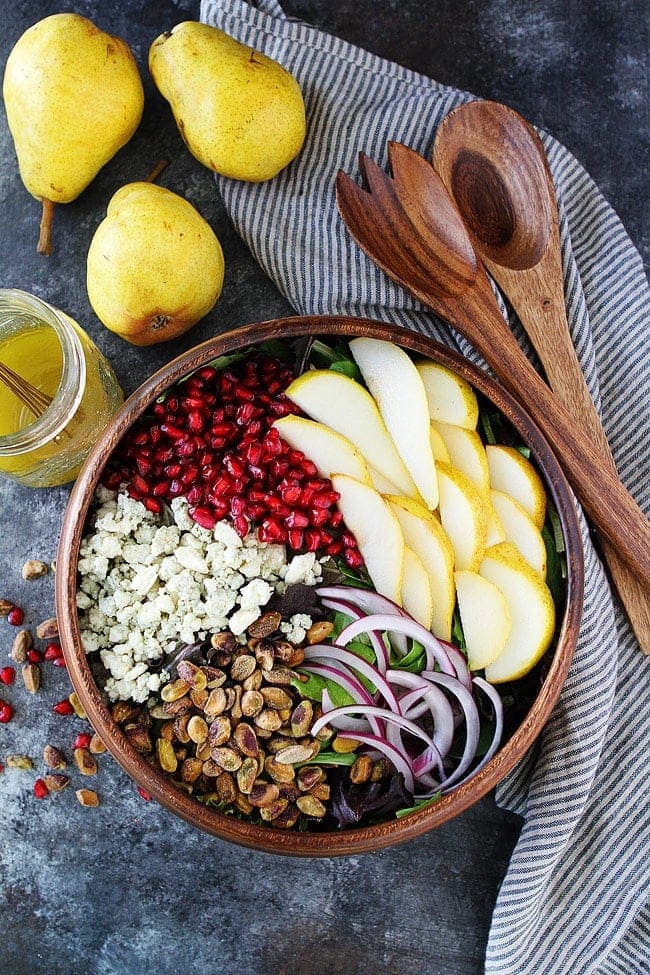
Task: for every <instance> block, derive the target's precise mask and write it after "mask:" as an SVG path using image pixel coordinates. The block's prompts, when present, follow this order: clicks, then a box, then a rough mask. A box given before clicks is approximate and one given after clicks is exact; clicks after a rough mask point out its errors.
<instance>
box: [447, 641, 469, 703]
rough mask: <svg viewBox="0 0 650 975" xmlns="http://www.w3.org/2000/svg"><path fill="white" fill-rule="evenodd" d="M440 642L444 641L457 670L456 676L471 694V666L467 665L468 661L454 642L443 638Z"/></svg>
mask: <svg viewBox="0 0 650 975" xmlns="http://www.w3.org/2000/svg"><path fill="white" fill-rule="evenodd" d="M440 642H441V643H442V645H443V647H444V648H445V650H446V651H447V654H448V656H449V659H450V660H451V662H452V664H453V667H454V670H455V671H456V676H457V677H458V680H459V681H460V682H461V683H462V685H463V686H464V687H466V688H467V690H468V691H469V692H470V694H471V693H472V675H471V673H470V671H469V667H468V666H467V661H466V660H465V657H464V656H463V654H462V653H461V652H460V650H459V649H458V647H455V646H454V645H453V643H447V641H446V640H441V641H440Z"/></svg>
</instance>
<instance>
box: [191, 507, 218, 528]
mask: <svg viewBox="0 0 650 975" xmlns="http://www.w3.org/2000/svg"><path fill="white" fill-rule="evenodd" d="M190 517H192V518H193V519H194V521H195V522H196V523H197V525H200V526H201V528H207V529H208V530H209V531H211V530H212V529H213V528H214V526H215V525H216V523H217V519H216V518H215V516H214V515H213V513H212V512H211V511H210V509H209V508H190Z"/></svg>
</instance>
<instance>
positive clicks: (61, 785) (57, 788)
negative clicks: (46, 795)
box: [45, 772, 70, 792]
mask: <svg viewBox="0 0 650 975" xmlns="http://www.w3.org/2000/svg"><path fill="white" fill-rule="evenodd" d="M45 785H46V786H47V787H48V789H49V790H50V792H63V790H64V789H65V788H66V787H67V786H68V785H70V776H69V775H61V774H60V773H59V772H52V773H50V774H49V775H46V776H45Z"/></svg>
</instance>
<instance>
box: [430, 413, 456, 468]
mask: <svg viewBox="0 0 650 975" xmlns="http://www.w3.org/2000/svg"><path fill="white" fill-rule="evenodd" d="M429 438H430V440H431V451H432V453H433V459H434V460H441V461H442V462H443V464H451V457H450V456H449V451H448V450H447V447H446V446H445V441H444V440H443V439H442V437H441V436H440V434H439V433H438V431H437V430H436V425H435V423H434V422H433V420H432V421H431V427H430V429H429Z"/></svg>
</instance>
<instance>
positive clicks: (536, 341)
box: [484, 246, 650, 654]
mask: <svg viewBox="0 0 650 975" xmlns="http://www.w3.org/2000/svg"><path fill="white" fill-rule="evenodd" d="M558 255H559V251H558V249H557V248H554V247H552V246H549V248H548V250H547V252H546V254H545V256H544V257H543V258H542V260H541V261H540V263H539V264H537V265H536V266H535V267H533V268H530V269H526V270H521V271H514V270H511V269H510V268H505V267H503V266H502V265H498V264H494V263H493V262H492V261H490V260H489V259H487V258H484V263H485V265H486V267H487V268H488V270H489V271H490V274H491V275H492V277H493V278H494V279H495V281H496V282H497V283H498V284H499V286H500V287H501V289H502V291H503V292H504V293H505V295H506V296H507V297H508V299H509V301H510V303H511V305H512V306H513V308H514V310H515V311H516V313H517V315H518V316H519V319H520V320H521V322H522V324H523V326H524V328H525V329H526V332H527V334H528V336H529V338H530V340H531V342H532V343H533V346H534V348H535V350H536V352H537V354H538V356H539V358H540V361H541V363H542V365H543V366H544V370H545V372H546V377H547V379H548V382H549V385H550V386H551V389H552V390H553V392H554V393H555V395H556V397H557V399H558V400H559V401H560V403H561V404H562V405H563V406H564V407H565V409H566V410H567V412H568V413H570V414H571V416H572V418H573V419H574V421H575V422H576V424H577V425H578V426H579V428H580V429H583V430H584V431H585V432H586V433H587V434H588V436H589V437H591V440H592V441H593V443H594V445H595V446H596V447H597V448H598V449H599V451H600V455H601V462H602V464H603V466H604V467H607V468H609V469H610V470H611V471H612V473H614V474H616V475H617V476H618V473H617V471H616V466H615V464H614V459H613V457H612V453H611V450H610V447H609V443H608V442H607V437H606V435H605V431H604V430H603V426H602V423H601V421H600V417H599V416H598V412H597V410H596V407H595V406H594V403H593V400H592V398H591V394H590V393H589V390H588V389H587V384H586V383H585V378H584V375H583V372H582V369H581V367H580V363H579V362H578V358H577V356H576V353H575V348H574V345H573V340H572V338H571V333H570V331H569V325H568V322H567V317H566V309H565V305H564V288H563V282H562V271H561V267H560V263H559V256H558ZM602 550H603V551H602V554H603V557H604V559H605V562H606V563H607V567H608V569H609V572H610V575H611V579H612V582H613V583H614V585H615V587H616V590H617V592H618V595H619V598H620V600H621V602H622V603H623V606H624V607H625V611H626V613H627V616H628V619H629V621H630V625H631V626H632V629H633V631H634V635H635V636H636V639H637V641H638V643H639V646H640V647H641V650H642V651H643V653H645V654H650V593H649V592H648V590H647V588H645V587H644V586H643V585H642V584H641V582H640V581H639V579H638V578H637V577H636V576H635V575H634V573H633V572H632V570H631V569H629V568H628V566H627V565H626V564H625V562H624V561H623V560H622V559H621V558H620V556H619V555H618V553H617V551H616V549H615V548H614V547H613V546H612V545H611V544H610V543H609V542H607V541H603V545H602Z"/></svg>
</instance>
